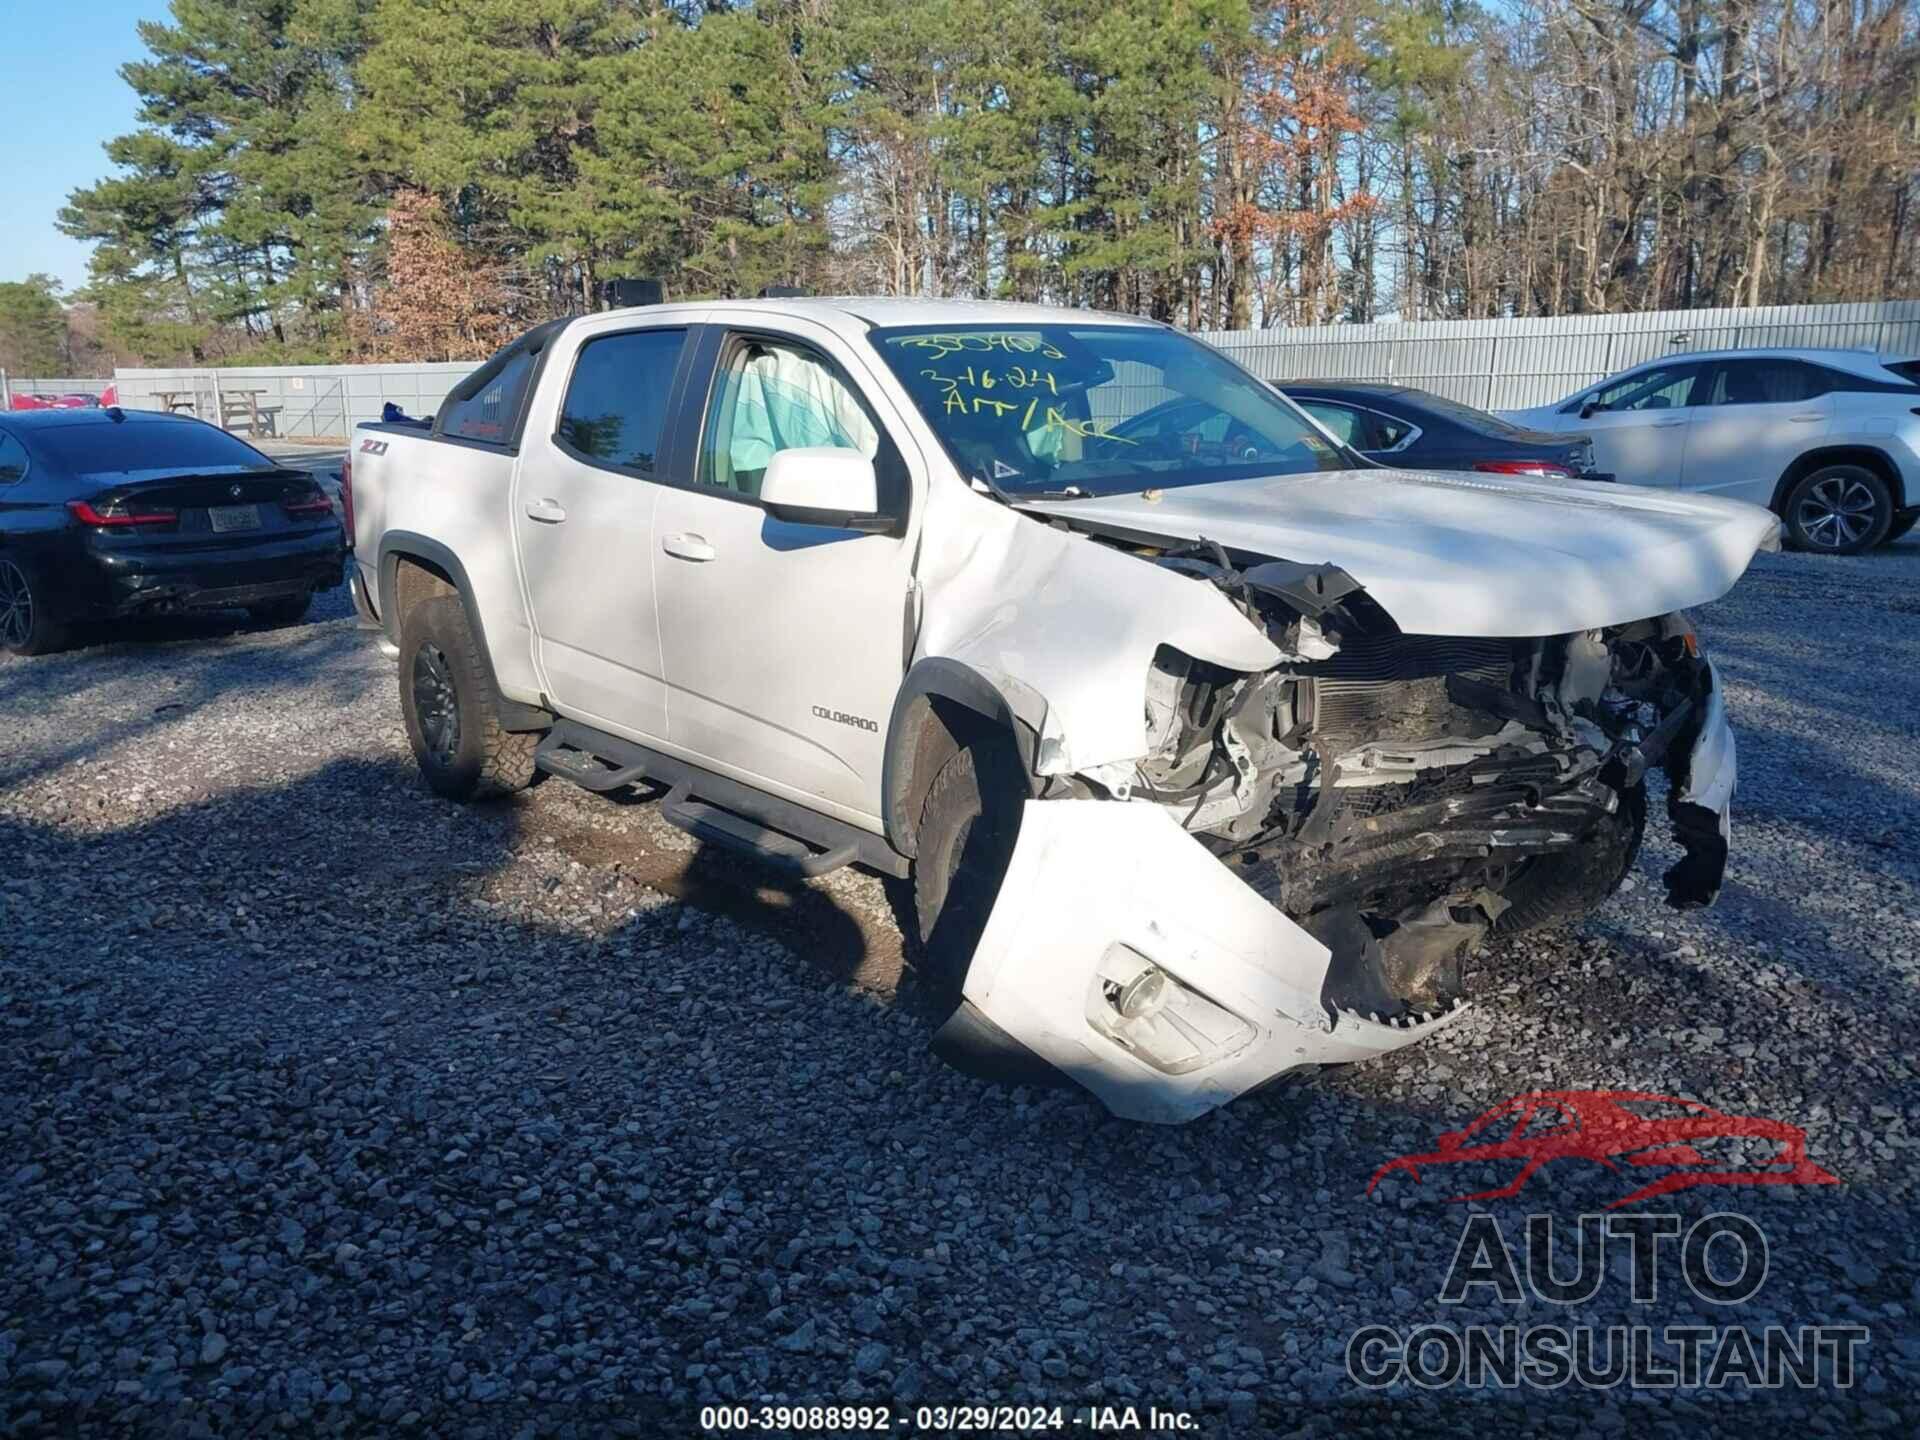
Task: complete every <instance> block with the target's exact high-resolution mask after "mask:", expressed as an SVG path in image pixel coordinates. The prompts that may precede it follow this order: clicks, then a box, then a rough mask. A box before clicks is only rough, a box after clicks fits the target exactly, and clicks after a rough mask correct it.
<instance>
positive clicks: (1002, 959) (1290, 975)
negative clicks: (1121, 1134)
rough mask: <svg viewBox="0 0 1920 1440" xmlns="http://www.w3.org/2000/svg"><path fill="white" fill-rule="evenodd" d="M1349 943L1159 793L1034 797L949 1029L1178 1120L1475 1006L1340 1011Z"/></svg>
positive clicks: (1407, 1039)
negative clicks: (1337, 1001) (1331, 976)
mask: <svg viewBox="0 0 1920 1440" xmlns="http://www.w3.org/2000/svg"><path fill="white" fill-rule="evenodd" d="M1331 958H1332V954H1331V952H1330V951H1329V950H1328V949H1327V947H1326V946H1324V945H1322V944H1321V943H1320V942H1319V941H1318V940H1316V939H1314V938H1313V937H1312V936H1311V935H1309V934H1308V933H1307V932H1306V931H1305V930H1303V929H1301V928H1300V927H1299V926H1298V925H1296V924H1294V923H1293V922H1292V921H1291V920H1289V919H1288V918H1287V917H1286V916H1285V915H1283V914H1281V913H1280V912H1279V911H1278V910H1276V909H1274V908H1273V907H1272V906H1271V905H1270V904H1268V903H1267V902H1266V901H1265V900H1263V899H1262V898H1261V897H1260V896H1259V895H1257V894H1256V893H1255V892H1254V891H1253V890H1252V889H1251V888H1250V887H1249V886H1248V885H1247V884H1246V883H1245V882H1244V881H1242V880H1241V879H1240V878H1239V877H1238V876H1236V875H1235V874H1234V873H1233V872H1232V871H1230V870H1229V869H1228V868H1227V867H1226V866H1225V865H1222V864H1221V863H1220V862H1219V861H1218V860H1216V859H1215V858H1214V857H1213V856H1212V855H1211V854H1209V853H1208V852H1207V851H1206V849H1204V848H1203V847H1202V846H1201V845H1200V844H1199V843H1198V842H1197V841H1196V840H1194V838H1193V837H1192V836H1191V835H1189V834H1188V833H1187V832H1186V831H1185V830H1183V829H1181V828H1180V825H1179V823H1178V822H1177V821H1176V820H1174V819H1173V817H1172V816H1171V815H1169V814H1168V813H1167V812H1166V811H1165V810H1163V809H1161V808H1160V807H1159V806H1156V805H1144V804H1126V803H1121V802H1115V801H1110V800H1046V801H1028V802H1027V805H1026V809H1025V812H1024V813H1023V815H1022V817H1021V821H1020V838H1019V841H1018V843H1017V844H1016V845H1015V847H1014V853H1013V859H1012V863H1011V864H1010V865H1009V866H1008V869H1007V874H1006V878H1005V880H1004V881H1003V882H1002V883H1001V887H1000V894H999V898H998V899H997V901H996V902H995V905H994V910H993V914H992V916H991V917H990V918H989V920H988V922H987V928H986V931H985V933H984V934H983V935H982V936H981V940H980V944H979V947H978V948H977V949H976V950H975V952H974V957H973V963H972V964H971V966H969V968H968V970H967V978H966V983H965V987H964V994H965V997H966V1005H965V1006H964V1007H963V1012H962V1014H961V1015H960V1016H958V1017H956V1020H955V1021H950V1022H949V1026H950V1027H952V1026H954V1025H955V1024H956V1023H957V1024H958V1025H959V1026H961V1027H967V1028H971V1029H973V1030H975V1031H976V1032H977V1031H980V1030H983V1029H991V1030H992V1031H997V1032H998V1034H999V1035H1000V1036H1003V1037H1004V1038H1005V1041H1007V1042H1011V1045H1012V1046H1014V1047H1018V1048H1017V1050H1015V1051H1013V1052H1012V1053H1010V1054H1009V1056H1008V1060H1009V1068H1010V1069H1013V1070H1014V1071H1015V1072H1016V1073H1020V1066H1019V1060H1020V1058H1021V1057H1020V1052H1028V1053H1030V1054H1031V1055H1033V1056H1038V1057H1039V1058H1040V1059H1042V1060H1044V1061H1046V1062H1047V1063H1048V1064H1049V1065H1050V1066H1052V1067H1053V1069H1054V1070H1057V1071H1059V1072H1060V1073H1061V1074H1063V1075H1065V1076H1066V1077H1067V1078H1069V1079H1072V1080H1075V1081H1078V1082H1079V1083H1080V1084H1082V1085H1084V1086H1086V1087H1087V1089H1089V1090H1091V1091H1092V1092H1093V1093H1094V1094H1095V1095H1097V1096H1098V1097H1099V1098H1100V1100H1101V1101H1102V1102H1103V1103H1104V1104H1105V1105H1106V1106H1107V1108H1108V1109H1109V1110H1111V1111H1113V1112H1114V1114H1116V1115H1120V1116H1124V1117H1126V1118H1129V1119H1134V1120H1147V1121H1154V1122H1157V1123H1162V1124H1177V1123H1179V1122H1182V1121H1186V1120H1191V1119H1194V1118H1195V1117H1197V1116H1199V1115H1203V1114H1205V1113H1206V1112H1207V1111H1209V1110H1212V1109H1214V1108H1215V1107H1216V1106H1219V1105H1223V1104H1225V1103H1226V1102H1227V1101H1229V1100H1231V1099H1233V1098H1234V1097H1235V1096H1236V1095H1240V1094H1242V1093H1244V1092H1245V1091H1247V1090H1250V1089H1253V1088H1254V1087H1255V1086H1258V1085H1261V1084H1264V1083H1265V1082H1267V1081H1269V1080H1272V1079H1274V1078H1275V1077H1276V1076H1279V1075H1282V1074H1284V1073H1285V1072H1286V1071H1288V1070H1292V1069H1294V1068H1296V1067H1298V1066H1302V1065H1330V1064H1339V1063H1343V1062H1346V1061H1352V1060H1365V1059H1370V1058H1371V1057H1373V1056H1375V1055H1381V1054H1385V1053H1386V1052H1387V1051H1390V1050H1397V1049H1399V1048H1400V1047H1401V1046H1404V1045H1411V1044H1413V1043H1414V1042H1415V1041H1417V1040H1419V1039H1421V1038H1422V1037H1424V1036H1425V1035H1427V1034H1429V1033H1431V1032H1432V1031H1434V1030H1436V1029H1438V1028H1440V1027H1441V1026H1442V1025H1445V1024H1447V1023H1448V1022H1449V1021H1451V1020H1452V1019H1453V1018H1454V1017H1455V1016H1457V1015H1458V1014H1460V1013H1461V1010H1462V1009H1463V1008H1464V1007H1457V1008H1456V1009H1454V1010H1453V1011H1452V1012H1450V1013H1448V1014H1445V1015H1440V1016H1436V1017H1432V1018H1430V1019H1427V1020H1423V1021H1417V1022H1413V1023H1409V1024H1405V1025H1391V1024H1383V1023H1380V1022H1377V1021H1374V1020H1370V1019H1368V1018H1367V1017H1365V1016H1361V1015H1356V1014H1352V1013H1348V1012H1339V1013H1329V1012H1328V1010H1327V1008H1326V1006H1325V1005H1324V1004H1323V1002H1322V999H1321V992H1322V988H1323V987H1324V985H1325V982H1326V975H1327V966H1328V963H1329V961H1330V960H1331ZM1156 993H1157V999H1158V1003H1157V1005H1156V1004H1155V1000H1156ZM1129 1009H1131V1010H1132V1011H1133V1012H1134V1013H1132V1014H1128V1013H1126V1012H1127V1011H1128V1010H1129ZM983 1022H984V1023H983Z"/></svg>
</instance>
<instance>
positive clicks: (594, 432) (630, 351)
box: [513, 322, 690, 740]
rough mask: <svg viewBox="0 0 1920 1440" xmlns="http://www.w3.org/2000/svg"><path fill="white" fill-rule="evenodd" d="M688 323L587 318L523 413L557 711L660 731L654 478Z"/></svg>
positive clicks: (524, 476) (521, 513)
mask: <svg viewBox="0 0 1920 1440" xmlns="http://www.w3.org/2000/svg"><path fill="white" fill-rule="evenodd" d="M689 334H690V332H689V331H688V329H687V328H686V326H685V325H684V324H682V325H679V326H669V325H655V326H646V325H634V324H632V323H630V322H629V323H623V324H621V326H620V328H618V329H612V328H607V329H594V328H588V329H586V330H585V331H584V333H583V334H582V336H581V338H580V340H579V342H578V344H577V346H575V347H574V348H573V349H572V350H571V351H568V350H558V351H556V353H554V354H553V355H552V356H550V357H549V360H548V365H549V366H550V367H554V369H557V370H558V372H559V373H558V374H557V375H556V374H555V373H554V369H550V370H549V373H548V375H547V377H546V378H545V380H544V382H543V384H542V387H541V388H542V390H543V392H546V393H548V394H551V393H552V392H553V390H554V389H555V387H556V386H558V387H561V389H560V399H559V402H558V405H557V407H556V406H554V405H553V404H551V403H549V404H548V405H546V406H544V407H541V408H539V409H537V410H536V412H535V413H534V414H532V415H530V416H529V417H528V422H527V435H526V439H525V441H524V442H523V448H522V457H521V463H520V471H519V477H518V480H517V482H516V489H515V494H514V499H513V528H514V539H515V542H516V544H517V546H518V549H519V553H520V570H521V575H522V576H523V577H524V581H525V584H526V592H527V603H528V608H529V610H530V612H531V614H532V616H533V629H534V635H535V655H536V659H537V662H538V666H539V670H540V674H541V680H542V685H543V688H544V689H545V690H546V693H547V696H548V698H549V699H550V700H551V701H552V703H553V704H554V706H555V707H556V709H558V710H559V712H560V713H561V714H563V715H568V716H571V717H573V718H576V719H579V720H584V721H587V722H589V723H591V724H593V725H596V726H598V727H600V728H601V729H604V730H610V731H612V732H613V733H615V734H619V735H625V736H627V737H628V738H630V739H636V740H642V739H644V740H663V739H665V738H666V736H667V690H666V681H665V679H664V678H663V671H662V665H661V658H660V628H659V624H658V620H657V617H656V615H655V612H654V594H653V571H654V555H655V548H654V543H653V533H654V532H653V526H654V507H655V504H656V502H657V501H658V499H659V496H660V494H661V493H662V486H661V485H659V484H658V483H655V482H657V481H659V480H661V479H663V478H666V476H665V475H664V474H663V471H664V469H665V468H666V467H668V466H670V465H671V464H672V457H671V456H669V455H666V454H665V453H663V445H664V443H665V441H666V439H667V437H668V436H669V435H670V434H671V432H672V427H671V426H670V425H668V423H667V417H668V416H669V414H670V413H671V411H670V409H669V406H670V404H671V399H672V395H671V392H672V390H673V385H674V381H675V378H676V376H677V374H678V372H679V368H680V359H681V356H682V354H683V352H684V351H685V350H686V348H687V345H688V339H689Z"/></svg>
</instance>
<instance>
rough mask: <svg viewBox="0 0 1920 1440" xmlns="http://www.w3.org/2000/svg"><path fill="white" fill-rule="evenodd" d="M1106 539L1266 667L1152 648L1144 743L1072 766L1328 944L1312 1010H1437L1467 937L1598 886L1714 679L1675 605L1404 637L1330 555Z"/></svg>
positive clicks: (1698, 826)
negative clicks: (1533, 625) (1206, 597)
mask: <svg viewBox="0 0 1920 1440" xmlns="http://www.w3.org/2000/svg"><path fill="white" fill-rule="evenodd" d="M1110 543H1116V542H1110ZM1117 543H1124V544H1126V545H1127V548H1128V549H1129V550H1131V551H1132V552H1133V553H1135V554H1137V555H1142V556H1144V557H1145V558H1150V559H1153V560H1155V561H1157V563H1159V564H1162V565H1166V566H1169V567H1172V568H1174V569H1176V570H1178V571H1180V572H1182V573H1185V574H1188V575H1190V576H1191V577H1192V578H1193V579H1194V580H1195V581H1196V583H1205V584H1212V585H1214V586H1216V587H1218V588H1219V589H1220V590H1221V591H1222V592H1223V593H1224V594H1226V595H1227V596H1228V598H1229V599H1231V600H1232V601H1233V602H1234V603H1235V604H1236V605H1237V606H1238V607H1239V608H1240V609H1241V610H1242V611H1243V612H1244V613H1245V614H1246V616H1247V618H1248V619H1249V621H1250V622H1251V623H1253V624H1255V625H1256V626H1257V627H1259V628H1260V629H1261V630H1262V632H1263V633H1265V634H1266V635H1267V636H1268V637H1269V639H1271V640H1272V642H1273V643H1274V644H1275V645H1276V646H1277V647H1278V648H1279V649H1280V650H1281V651H1282V653H1283V657H1284V658H1283V661H1282V663H1281V664H1279V665H1277V666H1275V667H1273V668H1271V669H1269V670H1266V671H1264V672H1262V673H1259V674H1253V675H1248V674H1245V673H1242V672H1238V671H1233V670H1228V669H1224V668H1222V667H1219V666H1215V665H1209V664H1207V663H1205V662H1202V661H1197V660H1193V659H1191V658H1190V657H1188V656H1186V655H1183V654H1181V653H1179V652H1178V651H1176V650H1173V649H1171V648H1170V647H1165V646H1163V647H1162V648H1161V649H1160V651H1159V652H1158V653H1157V654H1156V656H1155V660H1154V664H1153V666H1152V670H1151V673H1150V675H1149V676H1148V678H1147V689H1146V700H1145V705H1146V724H1147V734H1148V741H1149V749H1148V752H1147V754H1146V755H1145V756H1144V757H1143V758H1142V759H1141V760H1139V761H1138V762H1136V763H1133V764H1129V765H1109V766H1103V767H1100V768H1098V769H1097V770H1094V771H1090V772H1083V774H1082V778H1083V779H1084V780H1085V781H1086V782H1088V783H1089V784H1090V785H1091V786H1092V787H1094V789H1095V790H1097V791H1102V792H1104V793H1105V794H1106V795H1108V796H1109V797H1111V798H1117V799H1125V800H1131V801H1134V802H1145V803H1149V804H1153V805H1157V806H1160V807H1162V808H1164V809H1165V810H1166V811H1167V812H1168V813H1169V814H1170V815H1171V816H1172V817H1173V818H1175V819H1176V820H1177V821H1178V823H1179V824H1180V825H1181V827H1182V828H1183V829H1185V830H1186V831H1187V832H1188V833H1190V834H1191V835H1193V836H1194V837H1195V838H1196V839H1197V840H1199V841H1200V843H1201V844H1202V845H1203V846H1204V847H1205V848H1206V849H1207V850H1209V851H1210V852H1211V853H1212V854H1213V855H1214V856H1215V857H1216V858H1217V859H1219V860H1220V861H1221V862H1222V863H1223V864H1225V865H1227V866H1229V867H1230V868H1231V869H1232V870H1233V871H1234V872H1235V873H1236V874H1238V875H1239V876H1240V878H1241V879H1243V880H1244V881H1245V882H1246V883H1247V885H1248V886H1249V887H1251V888H1252V889H1253V890H1254V891H1255V892H1256V893H1258V894H1259V895H1260V896H1261V897H1262V898H1264V899H1265V900H1267V901H1268V902H1269V903H1270V904H1271V905H1273V906H1274V907H1275V908H1276V909H1278V910H1279V911H1281V912H1282V913H1283V914H1285V915H1286V916H1288V917H1289V918H1290V919H1292V920H1293V921H1295V922H1296V923H1297V924H1299V925H1300V926H1301V927H1302V928H1303V929H1305V930H1306V931H1307V932H1309V933H1310V934H1312V935H1313V936H1314V937H1315V938H1316V939H1318V940H1320V941H1321V943H1323V944H1325V945H1326V946H1327V947H1328V949H1329V950H1330V951H1331V952H1332V954H1333V956H1334V960H1333V963H1332V965H1331V966H1330V968H1329V971H1328V975H1327V981H1326V991H1325V995H1324V997H1323V999H1324V1003H1325V1004H1326V1005H1327V1006H1328V1007H1329V1009H1331V1010H1334V1011H1338V1012H1344V1013H1346V1014H1350V1015H1356V1016H1364V1017H1366V1018H1368V1019H1369V1020H1372V1021H1374V1022H1376V1023H1384V1024H1390V1025H1415V1024H1419V1023H1423V1022H1425V1021H1428V1020H1431V1019H1432V1018H1434V1017H1435V1016H1437V1015H1440V1014H1444V1013H1446V1012H1448V1011H1449V1010H1451V1009H1453V1008H1454V1007H1455V1006H1457V1005H1459V1004H1460V1003H1462V1001H1463V999H1464V991H1463V987H1462V978H1461V962H1462V958H1463V956H1464V955H1465V954H1466V953H1467V952H1468V951H1469V950H1470V949H1471V948H1472V947H1473V946H1475V945H1476V944H1478V943H1479V942H1480V941H1481V940H1483V939H1485V938H1486V937H1487V936H1488V935H1490V934H1493V933H1496V932H1500V933H1507V932H1514V931H1519V930H1525V929H1531V928H1536V927H1539V926H1542V925H1547V924H1551V923H1554V922H1556V921H1558V920H1562V919H1567V918H1571V917H1572V916H1575V915H1578V914H1580V913H1583V912H1584V911H1586V910H1587V909H1590V908H1591V907H1592V906H1593V905H1595V904H1597V903H1598V902H1599V901H1600V900H1602V899H1604V898H1605V897H1606V895H1608V894H1609V893H1611V892H1612V890H1613V889H1614V888H1616V887H1617V886H1618V884H1619V883H1620V881H1621V880H1622V878H1623V877H1624V876H1625V875H1626V873H1627V871H1628V869H1629V868H1630V867H1631V865H1632V863H1633V859H1634V856H1635V854H1636V853H1637V851H1638V848H1639V844H1640V840H1641V835H1642V832H1643V830H1644V826H1645V822H1646V803H1647V802H1646V785H1645V775H1646V772H1647V771H1648V769H1649V768H1653V767H1657V766H1661V765H1663V764H1665V765H1668V766H1669V768H1670V769H1671V768H1672V767H1673V765H1674V763H1675V759H1676V758H1677V762H1678V765H1679V767H1680V768H1681V770H1682V771H1684V767H1685V764H1686V758H1687V756H1688V755H1689V751H1690V748H1691V740H1692V737H1693V735H1694V734H1695V733H1697V731H1698V728H1699V724H1700V718H1701V715H1702V712H1703V709H1704V703H1703V702H1704V701H1705V700H1706V698H1707V694H1708V691H1709V690H1710V687H1711V683H1712V680H1711V672H1710V671H1709V670H1708V667H1707V666H1706V664H1705V662H1704V661H1703V660H1701V659H1700V658H1699V654H1698V647H1697V643H1696V641H1695V639H1694V635H1693V631H1692V628H1691V625H1690V623H1689V622H1688V621H1687V618H1686V617H1685V615H1684V614H1673V615H1667V616H1662V617H1657V618H1654V619H1649V620H1642V621H1636V622H1633V623H1631V624H1626V625H1620V626H1612V627H1608V628H1606V629H1602V630H1590V631H1582V632H1577V633H1573V634H1566V635H1552V636H1544V637H1521V638H1512V639H1483V638H1461V637H1452V636H1436V635H1422V634H1417V633H1406V632H1404V631H1403V630H1402V629H1401V627H1400V626H1399V625H1397V624H1396V623H1395V622H1394V620H1393V619H1392V618H1390V617H1389V616H1388V615H1387V614H1386V613H1385V612H1384V611H1383V610H1382V609H1381V608H1380V607H1379V606H1378V605H1376V604H1374V603H1373V602H1372V601H1371V599H1370V598H1369V597H1368V596H1367V594H1366V592H1365V590H1364V589H1363V588H1362V587H1361V586H1360V585H1359V584H1358V583H1357V582H1355V581H1354V580H1353V579H1352V578H1351V577H1350V576H1348V575H1346V574H1345V572H1343V571H1341V570H1339V569H1337V568H1336V567H1333V566H1307V565H1300V564H1296V563H1293V562H1289V561H1275V560H1261V559H1258V558H1256V557H1246V556H1236V555H1232V554H1229V553H1228V552H1227V551H1225V550H1224V549H1222V548H1221V547H1220V546H1218V545H1211V544H1207V543H1204V542H1202V543H1200V544H1175V545H1170V546H1167V547H1164V548H1162V547H1146V548H1143V547H1142V546H1141V545H1140V544H1139V542H1138V541H1137V540H1134V541H1122V542H1117ZM1672 778H1673V782H1674V783H1673V785H1672V798H1670V800H1669V812H1670V814H1671V816H1672V818H1673V820H1674V822H1675V825H1676V829H1677V831H1678V833H1679V835H1680V838H1681V839H1682V842H1683V844H1684V845H1685V846H1686V849H1687V852H1688V853H1687V857H1686V859H1685V860H1683V861H1682V862H1681V864H1679V865H1677V866H1675V867H1674V868H1673V870H1671V871H1669V873H1668V876H1667V883H1668V889H1669V894H1668V899H1669V903H1671V904H1674V905H1688V904H1705V903H1710V902H1711V900H1712V898H1713V895H1714V893H1715V892H1716V891H1717V889H1718V885H1719V880H1720V874H1721V870H1722V868H1723V867H1724V861H1725V853H1726V846H1725V836H1724V833H1723V831H1722V830H1721V829H1720V828H1719V826H1718V823H1717V817H1714V816H1711V815H1709V814H1708V813H1707V812H1706V811H1704V810H1702V808H1701V807H1700V806H1698V805H1695V804H1692V803H1690V802H1688V801H1686V800H1683V799H1681V798H1680V797H1681V796H1682V794H1683V790H1684V787H1685V782H1686V779H1687V777H1686V775H1685V774H1684V773H1679V774H1674V775H1673V776H1672ZM1696 812H1697V813H1696Z"/></svg>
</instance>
